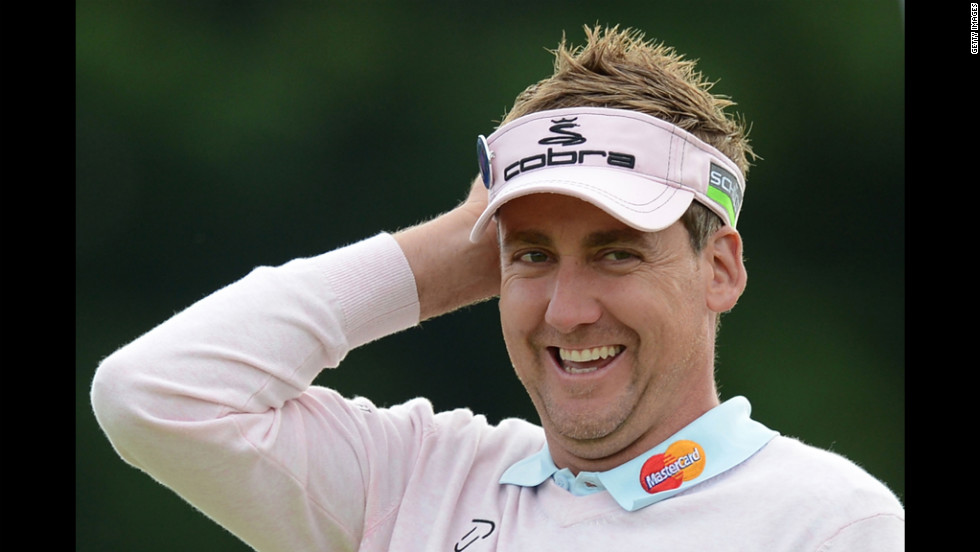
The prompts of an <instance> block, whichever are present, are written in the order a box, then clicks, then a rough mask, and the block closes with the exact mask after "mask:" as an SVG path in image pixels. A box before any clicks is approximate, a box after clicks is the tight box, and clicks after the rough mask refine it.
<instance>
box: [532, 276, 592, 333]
mask: <svg viewBox="0 0 980 552" xmlns="http://www.w3.org/2000/svg"><path fill="white" fill-rule="evenodd" d="M550 292H551V297H550V298H549V301H548V309H547V310H546V311H545V315H544V319H545V322H547V323H548V324H549V325H550V326H551V327H553V328H555V329H556V330H558V331H559V332H561V333H566V334H567V333H571V332H573V331H575V329H576V328H578V327H579V326H583V325H588V324H593V323H595V322H596V321H598V320H599V317H600V316H601V315H602V307H601V305H600V303H599V300H598V293H599V290H598V289H597V286H596V282H595V279H594V278H593V277H592V276H591V275H590V274H589V270H588V268H587V267H585V266H583V264H582V263H581V262H580V261H576V260H570V259H562V260H560V261H559V263H558V267H557V269H556V270H555V272H554V274H553V280H552V283H551V289H550Z"/></svg>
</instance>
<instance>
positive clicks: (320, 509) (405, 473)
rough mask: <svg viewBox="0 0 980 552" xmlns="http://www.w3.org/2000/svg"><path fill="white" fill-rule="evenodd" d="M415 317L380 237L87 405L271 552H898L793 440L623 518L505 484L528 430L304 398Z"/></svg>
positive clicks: (107, 369)
mask: <svg viewBox="0 0 980 552" xmlns="http://www.w3.org/2000/svg"><path fill="white" fill-rule="evenodd" d="M418 318H419V305H418V298H417V296H416V291H415V282H414V278H413V277H412V274H411V271H410V269H409V266H408V263H407V261H406V260H405V258H404V256H403V255H402V253H401V250H400V249H399V248H398V246H397V244H396V243H395V241H394V239H393V238H392V237H391V236H389V235H387V234H380V235H378V236H375V237H373V238H370V239H367V240H364V241H362V242H360V243H357V244H353V245H351V246H348V247H345V248H342V249H338V250H336V251H333V252H330V253H326V254H323V255H320V256H318V257H314V258H310V259H298V260H295V261H292V262H290V263H287V264H285V265H283V266H280V267H275V268H269V267H262V268H257V269H255V270H254V271H252V273H250V274H249V275H248V276H246V277H245V278H243V279H241V280H240V281H238V282H236V283H234V284H232V285H230V286H227V287H225V288H223V289H221V290H218V291H217V292H215V293H213V294H211V295H210V296H208V297H206V298H204V299H202V300H201V301H199V302H198V303H196V304H194V305H192V306H191V307H189V308H188V309H186V310H185V311H183V312H181V313H179V314H177V315H176V316H174V317H173V318H171V319H170V320H168V321H166V322H164V323H163V324H161V325H160V326H158V327H156V328H154V329H153V330H151V331H150V332H148V333H146V334H145V335H143V336H142V337H140V338H138V339H137V340H135V341H134V342H132V343H130V344H129V345H126V346H125V347H123V348H121V349H120V350H118V351H117V352H115V353H114V354H112V355H111V356H110V357H108V358H107V359H106V360H105V361H104V362H103V363H102V364H101V365H100V366H99V369H98V371H97V373H96V375H95V379H94V381H93V386H92V404H93V406H94V409H95V414H96V417H97V419H98V421H99V423H100V425H101V426H102V428H103V430H104V431H105V432H106V434H107V436H108V437H109V439H110V440H111V442H112V444H113V446H114V447H115V449H116V451H117V452H118V453H119V454H120V456H121V457H122V458H123V459H124V460H125V461H126V462H128V463H130V464H132V465H133V466H136V467H138V468H139V469H141V470H144V471H146V472H147V473H148V474H150V475H151V476H152V477H154V478H155V479H157V480H158V481H160V482H161V483H163V484H164V485H166V486H168V487H169V488H171V489H173V490H174V491H175V492H177V493H178V494H180V495H181V496H182V497H184V498H185V499H186V500H187V501H188V502H190V503H191V504H192V505H194V506H195V507H196V508H198V509H200V510H201V511H202V512H204V513H205V514H206V515H208V516H209V517H211V518H212V519H214V520H215V521H216V522H217V523H219V524H221V525H222V526H224V527H225V528H227V529H228V530H230V531H231V532H232V533H234V534H236V535H238V536H239V537H240V538H241V539H242V540H244V541H245V542H246V543H248V544H249V545H250V546H252V547H254V548H255V549H256V550H261V551H280V550H281V551H288V552H303V551H324V550H372V551H379V552H380V551H429V550H432V551H448V550H464V549H465V550H467V551H469V552H483V551H490V550H525V551H529V550H533V551H538V550H557V551H562V552H565V551H568V552H571V551H574V550H610V551H612V550H631V549H632V550H664V551H670V552H682V551H687V550H692V551H694V550H697V551H700V552H703V551H717V550H726V551H729V550H758V551H766V552H773V551H792V552H800V551H830V550H835V551H840V550H860V551H879V550H880V551H895V550H904V540H905V539H904V527H905V512H904V507H903V506H902V504H901V503H900V502H899V500H898V499H897V498H896V497H895V495H894V494H893V493H892V492H891V491H889V490H888V489H887V488H886V487H885V486H884V485H883V484H882V483H880V482H879V481H877V480H876V479H874V478H873V477H872V476H870V475H869V474H867V473H866V472H865V471H864V470H862V469H861V468H859V467H858V466H856V465H855V464H853V463H852V462H850V461H848V460H846V459H845V458H843V457H841V456H838V455H836V454H833V453H830V452H827V451H823V450H819V449H816V448H813V447H810V446H807V445H804V444H802V443H800V442H799V441H797V440H795V439H791V438H788V437H783V436H777V437H775V438H773V439H772V440H771V441H769V442H768V444H766V445H765V446H764V447H763V448H762V449H761V450H760V451H759V452H757V453H755V454H754V455H752V456H751V457H750V458H748V459H747V460H745V461H744V462H741V463H740V464H738V465H737V466H735V467H734V468H732V469H729V470H727V471H725V472H724V473H721V474H719V475H717V476H715V477H713V478H711V479H710V480H708V481H705V482H703V483H700V484H698V485H696V486H693V487H690V488H689V489H685V490H682V491H681V492H679V493H678V494H676V495H674V496H672V497H670V498H668V499H665V500H662V501H660V502H657V503H655V504H652V505H650V506H646V507H643V508H640V509H638V510H636V511H633V512H629V511H626V510H624V509H623V508H622V507H621V506H620V505H619V504H618V503H617V502H616V501H615V500H613V498H612V497H611V496H610V493H609V492H606V491H602V492H597V493H593V494H589V495H587V496H575V495H573V494H572V493H570V492H568V491H566V490H565V489H563V488H561V487H559V485H557V484H556V483H555V481H554V480H552V479H548V480H546V481H545V482H544V483H542V484H540V485H537V486H519V485H513V484H501V483H500V482H499V481H500V478H501V475H502V474H503V473H504V472H505V471H506V470H507V469H508V468H510V467H511V466H512V465H513V464H515V463H516V462H518V461H519V460H522V459H524V458H526V457H528V456H530V455H532V454H535V453H537V452H538V451H540V450H541V449H542V447H543V446H544V435H543V432H542V430H541V428H540V427H537V426H535V425H532V424H530V423H528V422H525V421H522V420H505V421H503V422H501V423H500V424H498V425H496V426H492V425H490V424H488V423H487V421H486V420H485V418H484V417H482V416H479V415H474V414H473V413H471V412H470V411H468V410H456V411H451V412H441V413H434V412H433V410H432V407H431V405H430V403H428V402H427V401H425V400H424V399H415V400H412V401H409V402H407V403H405V404H402V405H398V406H395V407H393V408H389V409H381V408H377V407H375V406H374V405H373V404H372V403H371V402H370V401H368V400H367V399H363V398H357V399H347V398H344V397H341V396H340V395H339V394H338V393H336V392H334V391H332V390H330V389H327V388H324V387H319V386H311V383H312V382H313V380H314V378H315V377H316V376H317V375H318V374H319V373H320V372H321V370H323V369H324V368H328V367H329V368H332V367H336V366H338V365H339V364H340V362H341V361H342V360H343V358H344V356H345V355H346V354H347V353H348V352H349V351H350V350H352V349H354V348H355V347H358V346H361V345H364V344H366V343H368V342H370V341H372V340H375V339H378V338H381V337H384V336H386V335H390V334H392V333H395V332H398V331H401V330H404V329H406V328H409V327H412V326H414V325H416V324H417V323H418Z"/></svg>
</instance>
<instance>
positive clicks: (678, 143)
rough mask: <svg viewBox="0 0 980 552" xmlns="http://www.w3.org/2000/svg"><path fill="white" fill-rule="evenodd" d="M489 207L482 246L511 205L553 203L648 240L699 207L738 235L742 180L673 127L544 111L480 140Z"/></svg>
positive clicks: (602, 111) (604, 112)
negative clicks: (563, 202) (578, 204)
mask: <svg viewBox="0 0 980 552" xmlns="http://www.w3.org/2000/svg"><path fill="white" fill-rule="evenodd" d="M477 153H478V156H479V159H478V160H479V163H480V173H481V175H482V178H483V183H484V184H485V185H486V186H487V189H488V191H489V198H490V203H489V205H487V208H486V209H485V210H484V211H483V214H482V215H480V218H479V219H478V220H477V222H476V225H475V226H474V227H473V230H472V232H471V234H470V239H471V240H473V241H477V240H478V239H479V236H480V235H481V234H482V233H483V231H484V229H486V227H487V225H488V224H489V223H490V221H491V219H492V218H493V216H494V214H495V213H496V212H497V209H499V208H500V206H501V205H503V204H504V203H507V202H508V201H510V200H512V199H514V198H517V197H521V196H525V195H529V194H538V193H556V194H564V195H569V196H572V197H577V198H579V199H582V200H585V201H588V202H590V203H592V204H594V205H596V206H597V207H600V208H601V209H603V210H605V211H606V212H608V213H609V214H610V215H612V216H614V217H616V218H617V219H619V220H621V221H623V222H624V223H626V224H628V225H630V226H632V227H634V228H636V229H638V230H642V231H645V232H655V231H658V230H662V229H664V228H666V227H668V226H670V225H671V224H673V223H674V222H675V221H677V219H679V218H680V217H681V215H683V214H684V211H686V210H687V208H688V206H690V204H691V201H692V200H694V199H696V200H698V201H699V202H700V203H702V204H704V205H705V206H707V207H708V208H709V209H711V210H712V211H714V212H715V213H717V214H718V216H720V217H721V219H722V220H723V221H724V222H725V224H728V225H731V226H732V227H735V223H736V222H737V221H738V213H739V209H740V208H741V206H742V195H743V194H744V192H745V177H744V176H743V175H742V172H741V171H740V170H739V168H738V167H737V166H736V165H735V163H733V162H732V161H731V160H730V159H728V158H727V157H725V156H724V155H723V154H722V153H721V152H720V151H718V150H717V149H715V148H713V147H711V146H709V145H708V144H706V143H704V142H703V141H701V140H700V139H699V138H697V137H695V136H694V135H692V134H690V133H688V132H686V131H684V130H682V129H681V128H679V127H677V126H674V125H672V124H670V123H668V122H666V121H662V120H660V119H657V118H656V117H652V116H650V115H646V114H644V113H639V112H636V111H628V110H624V109H610V108H602V107H575V108H564V109H554V110H549V111H539V112H536V113H531V114H529V115H525V116H523V117H520V118H519V119H515V120H513V121H511V122H509V123H507V124H505V125H503V126H501V127H500V128H498V129H497V130H496V131H495V132H494V133H493V134H491V135H490V137H489V138H484V137H483V136H480V137H479V138H478V139H477Z"/></svg>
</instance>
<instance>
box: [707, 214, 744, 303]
mask: <svg viewBox="0 0 980 552" xmlns="http://www.w3.org/2000/svg"><path fill="white" fill-rule="evenodd" d="M701 254H702V259H703V260H704V262H705V263H706V264H707V265H708V266H709V267H710V272H709V275H710V278H707V279H706V280H707V281H706V285H707V289H706V290H705V297H706V300H707V304H708V308H709V309H711V310H712V311H714V312H718V313H722V312H726V311H728V310H731V308H732V307H734V306H735V303H736V302H737V301H738V298H739V297H741V295H742V292H743V291H745V285H746V283H747V280H748V273H746V271H745V263H743V262H742V236H741V235H740V234H739V233H738V231H736V230H735V229H734V228H732V227H731V226H727V225H726V226H722V227H721V228H719V229H718V231H716V232H715V233H714V234H713V235H712V236H711V237H710V238H708V243H707V244H705V247H704V249H703V250H702V252H701Z"/></svg>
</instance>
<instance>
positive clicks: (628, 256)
mask: <svg viewBox="0 0 980 552" xmlns="http://www.w3.org/2000/svg"><path fill="white" fill-rule="evenodd" d="M602 258H604V259H606V260H610V261H629V260H632V259H636V258H638V257H637V255H636V254H635V253H631V252H629V251H623V250H622V249H616V250H613V251H605V252H603V253H602Z"/></svg>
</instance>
